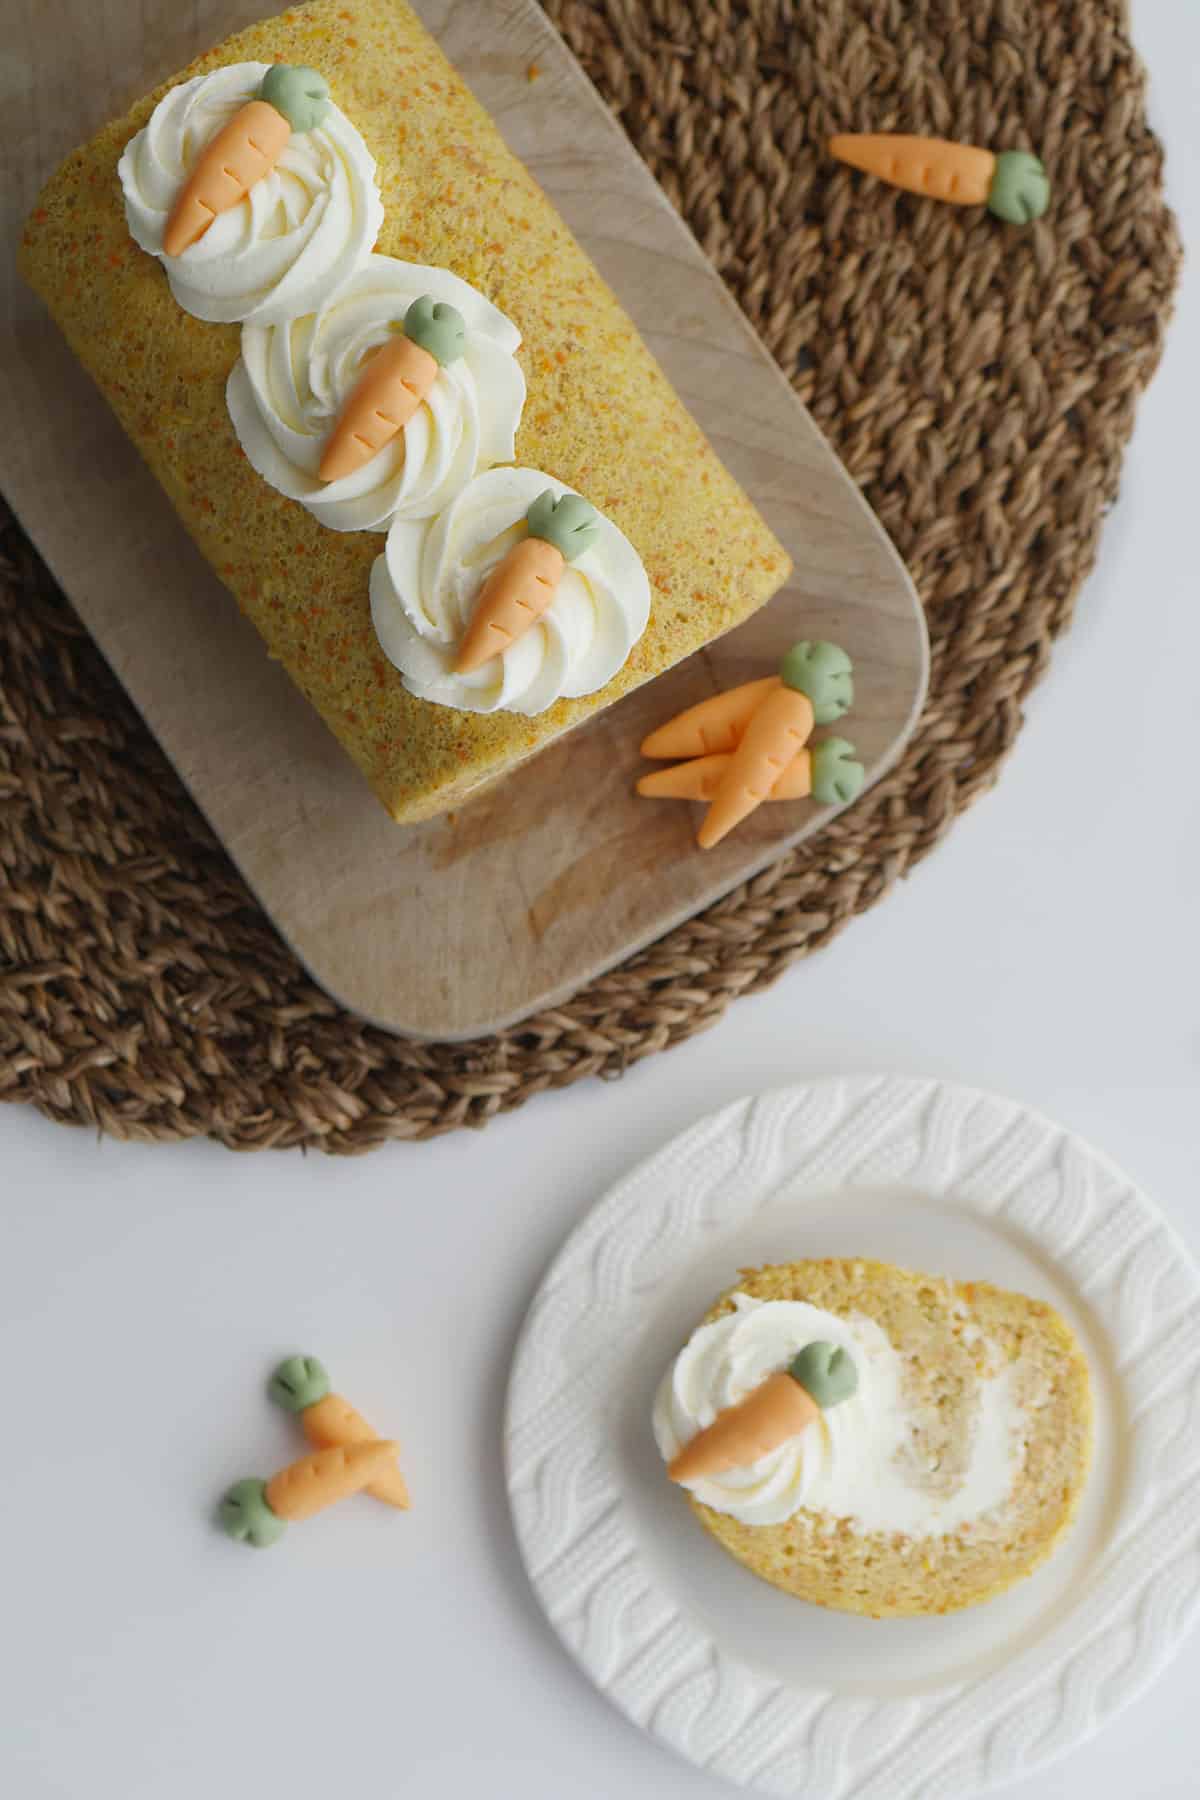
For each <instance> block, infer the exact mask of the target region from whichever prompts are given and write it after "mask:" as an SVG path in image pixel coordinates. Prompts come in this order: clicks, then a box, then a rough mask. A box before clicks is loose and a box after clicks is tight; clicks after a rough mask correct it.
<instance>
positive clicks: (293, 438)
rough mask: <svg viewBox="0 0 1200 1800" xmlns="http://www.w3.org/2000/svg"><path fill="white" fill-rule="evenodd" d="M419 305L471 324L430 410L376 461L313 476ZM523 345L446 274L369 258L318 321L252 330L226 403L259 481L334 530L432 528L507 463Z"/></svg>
mask: <svg viewBox="0 0 1200 1800" xmlns="http://www.w3.org/2000/svg"><path fill="white" fill-rule="evenodd" d="M422 294H432V295H433V297H434V299H435V300H448V301H450V303H451V304H452V305H454V306H456V307H457V308H458V310H459V312H460V313H461V314H462V316H463V320H464V322H465V324H466V328H467V341H466V350H465V352H464V354H463V355H462V356H461V357H458V358H456V360H455V361H454V362H451V363H448V364H446V366H445V367H444V368H439V370H438V373H437V379H436V380H435V381H434V384H433V386H432V388H431V389H430V391H429V394H428V396H427V398H426V399H425V401H424V403H423V404H422V405H421V406H420V407H419V408H418V409H417V411H416V413H415V414H414V415H413V417H412V418H411V419H410V420H409V422H408V424H407V425H406V426H405V428H404V430H403V431H402V432H400V433H399V434H398V435H397V436H396V437H395V438H393V440H392V442H391V443H390V444H388V445H386V446H385V447H384V449H382V450H381V451H380V452H379V454H378V455H377V456H373V457H372V458H371V459H370V461H369V462H366V463H364V464H363V466H362V467H361V468H360V469H356V470H355V471H354V472H353V474H351V475H344V476H343V477H342V478H341V480H340V481H322V480H321V479H320V477H319V475H318V474H317V469H318V467H319V465H320V461H321V455H322V452H323V450H324V448H325V442H326V439H327V438H328V436H329V433H330V431H331V430H332V429H333V426H334V424H335V423H336V421H337V419H338V416H339V414H340V413H341V411H342V408H343V406H344V405H345V403H346V401H347V399H348V398H349V396H350V393H351V391H352V390H353V388H354V386H355V384H356V382H357V381H358V378H359V376H360V375H361V373H362V369H363V364H364V363H365V362H366V360H367V357H368V356H369V355H370V354H371V352H372V351H373V350H376V349H378V348H379V346H380V345H381V344H384V343H386V342H387V341H388V339H389V338H390V337H391V336H392V335H393V329H392V328H393V326H394V325H398V324H400V323H401V322H402V321H403V319H404V315H405V313H406V312H407V310H408V308H409V306H410V305H411V303H412V302H413V301H414V300H416V299H417V298H418V297H419V296H420V295H422ZM520 342H521V334H520V332H519V331H518V330H517V328H516V326H515V325H514V324H513V323H512V321H511V320H510V319H507V318H506V317H505V316H504V314H503V313H502V312H500V311H499V310H498V309H497V308H496V307H494V306H493V305H492V303H491V301H490V300H485V299H484V297H483V295H482V294H481V293H479V292H478V291H477V290H476V289H475V288H473V287H472V286H471V285H470V283H469V282H466V281H462V280H460V279H459V277H458V276H457V275H452V274H450V272H449V270H447V269H437V268H432V267H427V266H425V265H424V264H421V263H407V262H400V261H398V260H397V259H396V258H395V257H394V256H371V257H368V258H367V261H366V262H365V263H364V264H363V266H362V268H361V269H359V270H358V271H357V273H356V274H354V275H352V276H351V277H350V279H349V281H347V282H346V284H345V285H344V286H343V287H341V288H339V289H338V291H337V293H336V294H334V295H332V296H331V298H330V299H329V300H327V301H326V303H325V305H324V306H323V307H322V308H321V310H320V311H319V312H318V313H317V314H316V315H315V316H314V315H312V314H309V315H308V316H307V317H305V318H296V319H287V320H285V321H284V322H283V323H282V324H278V325H267V326H259V325H247V326H246V327H245V329H244V330H243V332H242V354H241V356H240V358H239V359H238V361H237V362H236V363H235V364H234V368H233V373H232V374H231V375H230V377H229V385H228V387H227V389H226V395H225V397H226V402H227V404H228V406H229V414H230V417H231V418H232V420H233V424H234V429H235V430H236V432H237V434H238V439H239V441H240V443H241V446H242V449H243V450H244V451H245V452H246V455H247V457H248V458H249V460H250V462H251V463H252V464H253V466H254V467H255V468H256V469H257V470H258V473H259V474H260V475H261V476H262V477H263V479H264V480H266V481H269V482H270V484H271V486H272V487H273V488H277V489H278V491H279V492H280V493H281V494H286V495H287V496H288V498H289V499H291V500H299V501H300V503H301V505H302V506H306V507H307V508H308V510H309V512H310V513H312V515H313V517H314V518H316V519H319V520H320V521H321V524H322V525H328V526H330V527H331V529H332V530H334V531H381V530H386V528H387V526H388V525H389V523H390V522H391V521H392V520H393V519H427V518H429V517H430V516H431V515H432V514H433V513H436V512H438V511H440V509H441V508H442V507H443V506H445V505H446V504H447V502H448V501H450V500H452V499H453V497H454V496H455V495H456V494H457V493H459V492H460V490H461V489H462V488H464V487H465V486H466V484H467V482H468V481H470V479H471V477H472V475H474V474H475V472H476V470H478V469H482V468H489V467H490V466H491V465H492V464H493V463H498V462H511V461H512V458H513V455H514V445H515V439H516V433H517V426H518V425H519V423H520V420H521V409H522V407H523V406H524V404H525V377H524V375H522V373H521V369H520V365H519V364H518V363H517V362H516V361H515V359H514V352H515V351H516V349H517V346H518V345H519V344H520Z"/></svg>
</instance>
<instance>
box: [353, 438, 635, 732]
mask: <svg viewBox="0 0 1200 1800" xmlns="http://www.w3.org/2000/svg"><path fill="white" fill-rule="evenodd" d="M547 488H551V489H552V490H553V492H554V494H555V496H556V497H557V496H559V495H561V494H569V493H571V492H572V491H573V490H572V489H571V488H568V487H566V486H565V485H564V484H563V483H562V482H561V481H556V480H555V479H554V477H553V476H552V475H543V474H542V473H541V472H540V471H539V470H537V469H491V470H489V471H488V473H487V474H485V475H479V476H477V477H476V479H475V480H474V481H472V482H471V483H470V485H469V486H468V487H466V488H464V489H463V491H462V493H461V494H459V495H457V496H456V497H455V499H453V500H452V501H451V502H450V505H449V506H448V507H447V508H446V510H445V512H443V513H442V514H441V515H440V516H439V517H438V518H437V519H435V520H433V521H432V522H431V523H427V524H411V523H408V522H406V521H400V520H398V521H397V522H396V524H394V525H393V526H392V529H391V530H390V531H389V532H388V538H387V545H386V548H385V550H384V553H383V555H382V556H380V557H377V558H376V560H375V566H374V568H373V569H372V570H371V616H372V618H373V620H374V622H375V630H376V633H377V634H378V637H379V642H380V644H381V645H382V646H383V652H384V655H385V656H386V657H387V658H388V660H389V661H390V662H393V663H394V664H395V665H396V667H397V668H398V669H399V670H400V672H401V674H402V675H403V677H404V685H405V687H406V688H407V689H408V691H409V693H410V694H415V695H416V696H417V698H418V699H421V700H433V701H435V702H436V703H437V704H438V705H440V706H455V707H458V708H459V709H460V710H461V711H463V712H518V713H526V714H533V713H540V712H544V711H545V710H546V708H547V707H548V706H551V705H553V703H554V701H556V700H560V699H567V698H570V699H574V698H576V697H577V696H578V695H580V694H591V693H594V692H595V690H596V689H597V688H601V687H603V686H604V684H605V683H606V682H608V681H611V680H612V678H613V676H614V675H615V674H616V673H617V670H618V669H619V668H620V667H621V666H622V664H623V663H624V661H625V659H626V657H627V656H628V655H629V652H630V651H631V650H632V648H633V646H634V644H636V642H637V640H638V638H639V637H641V635H642V632H643V631H644V630H645V629H646V621H647V620H648V618H649V617H650V583H649V581H648V580H647V578H646V571H645V569H644V568H643V567H642V561H641V558H640V557H639V556H638V553H637V551H636V550H635V549H634V547H633V545H632V544H631V543H630V542H629V539H628V538H627V537H625V536H624V534H623V533H622V532H620V531H618V530H617V527H616V526H615V525H614V524H613V523H612V521H611V520H610V519H606V518H604V517H603V516H601V517H600V520H599V527H600V529H599V535H598V537H597V539H596V542H595V543H594V544H593V545H592V546H591V548H590V549H588V550H585V551H584V552H583V554H582V556H580V557H579V558H578V559H577V561H575V562H573V563H568V564H567V566H566V568H565V569H564V570H563V573H562V578H561V580H560V581H559V584H558V588H557V591H556V592H555V595H554V599H553V601H552V602H551V604H550V606H549V608H548V609H547V611H546V612H545V613H543V615H542V617H541V618H540V619H539V621H538V623H537V624H536V625H534V626H533V627H532V628H531V629H530V630H529V631H527V632H526V633H525V634H524V636H523V637H520V638H518V639H517V641H516V642H515V643H514V644H512V645H510V646H509V648H508V649H507V650H506V651H505V652H504V654H503V655H502V656H496V657H492V659H491V660H490V661H489V662H486V663H484V664H483V666H482V667H481V668H479V669H476V670H474V671H473V672H472V673H471V674H469V675H456V674H455V673H454V659H455V654H456V652H457V649H458V644H459V641H460V639H461V638H462V635H463V632H464V631H465V629H466V627H467V625H468V623H469V621H470V619H471V615H472V613H473V612H474V609H475V602H476V600H477V599H478V597H479V591H480V589H481V587H482V586H483V583H484V581H485V580H486V579H487V577H488V575H489V574H490V573H491V571H492V570H493V569H494V568H495V567H496V564H497V563H498V562H499V561H500V559H501V558H502V557H503V555H504V554H505V552H506V551H507V550H508V549H509V548H510V546H511V545H513V544H514V543H516V542H517V540H518V538H519V537H520V535H521V531H520V527H521V522H522V520H523V519H524V517H525V514H526V512H527V511H528V510H529V507H530V505H531V503H532V502H533V501H534V500H536V499H537V497H538V495H539V494H541V493H544V492H545V490H546V489H547Z"/></svg>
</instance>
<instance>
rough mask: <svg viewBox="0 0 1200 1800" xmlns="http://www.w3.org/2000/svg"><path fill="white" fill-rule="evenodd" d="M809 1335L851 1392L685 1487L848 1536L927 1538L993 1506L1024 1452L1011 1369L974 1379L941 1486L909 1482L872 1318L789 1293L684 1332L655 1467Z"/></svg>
mask: <svg viewBox="0 0 1200 1800" xmlns="http://www.w3.org/2000/svg"><path fill="white" fill-rule="evenodd" d="M814 1338H822V1339H824V1340H826V1341H827V1342H829V1343H833V1344H838V1345H841V1346H842V1347H843V1348H844V1349H846V1350H848V1351H849V1353H850V1355H851V1356H852V1357H853V1358H854V1362H855V1365H856V1368H857V1370H858V1388H857V1391H856V1392H855V1394H854V1395H853V1396H852V1397H851V1398H850V1399H849V1400H845V1401H843V1402H842V1403H841V1404H840V1405H839V1406H834V1407H831V1408H830V1409H829V1411H828V1412H827V1413H822V1414H821V1416H820V1417H819V1418H818V1419H815V1420H814V1421H813V1423H812V1424H811V1425H810V1426H809V1427H808V1429H807V1430H806V1431H804V1432H802V1433H801V1434H800V1436H799V1437H795V1438H790V1439H789V1440H788V1442H787V1443H785V1444H781V1445H780V1446H779V1448H778V1449H777V1450H772V1451H771V1452H770V1453H769V1454H768V1455H766V1456H763V1457H760V1458H759V1460H758V1461H757V1462H755V1463H752V1464H750V1465H748V1466H747V1467H745V1468H740V1469H729V1470H727V1471H726V1472H725V1473H724V1474H722V1475H716V1476H712V1477H708V1478H705V1479H702V1480H698V1481H695V1482H689V1483H687V1484H686V1485H687V1486H688V1487H689V1489H690V1491H691V1492H692V1493H693V1494H694V1495H695V1496H696V1498H697V1500H700V1501H701V1502H702V1503H703V1504H704V1505H705V1506H710V1507H712V1508H713V1510H714V1511H716V1512H722V1513H728V1514H730V1516H731V1517H733V1518H735V1519H739V1520H740V1521H741V1522H742V1524H743V1525H779V1524H782V1522H783V1521H784V1520H785V1519H790V1518H791V1517H792V1515H793V1513H796V1512H799V1510H800V1509H801V1507H804V1508H807V1509H809V1510H810V1511H813V1512H817V1513H823V1514H826V1515H828V1516H829V1517H830V1518H832V1519H848V1520H849V1521H850V1522H851V1525H852V1527H853V1528H854V1529H856V1530H858V1531H883V1532H897V1531H898V1532H903V1533H905V1534H906V1535H907V1536H909V1537H934V1536H939V1535H941V1534H944V1533H946V1532H949V1531H954V1530H956V1529H957V1527H958V1526H960V1525H962V1524H965V1523H966V1522H967V1521H968V1520H973V1519H977V1518H979V1517H981V1516H982V1515H984V1514H987V1513H991V1512H994V1511H996V1510H997V1509H998V1508H1001V1507H1002V1506H1003V1504H1004V1502H1005V1501H1006V1499H1007V1498H1008V1496H1009V1494H1010V1493H1011V1491H1012V1487H1013V1483H1014V1481H1015V1479H1016V1476H1017V1473H1018V1471H1019V1469H1020V1467H1021V1464H1022V1461H1023V1459H1024V1432H1025V1430H1026V1429H1027V1421H1026V1418H1025V1414H1024V1412H1023V1410H1022V1409H1021V1408H1020V1407H1019V1406H1018V1405H1017V1403H1016V1401H1015V1399H1014V1397H1013V1391H1012V1387H1013V1368H1012V1366H1011V1365H1005V1367H1004V1368H1003V1369H1002V1370H1001V1372H1000V1373H999V1374H995V1375H992V1376H990V1377H981V1379H980V1383H979V1388H978V1407H977V1411H976V1414H975V1418H974V1422H973V1430H972V1436H971V1444H970V1453H969V1460H968V1463H967V1466H966V1468H965V1470H964V1472H963V1475H962V1479H961V1480H960V1481H959V1482H958V1483H957V1485H956V1486H955V1487H954V1488H953V1490H952V1491H951V1492H949V1493H945V1492H939V1491H937V1490H935V1489H934V1488H932V1487H931V1486H930V1485H929V1484H928V1482H925V1483H923V1482H922V1481H921V1480H920V1479H919V1477H920V1475H921V1474H922V1473H924V1471H922V1470H921V1469H920V1467H919V1464H918V1462H917V1460H916V1456H915V1453H914V1446H913V1434H914V1430H915V1428H916V1426H917V1424H918V1422H919V1421H918V1418H917V1417H916V1416H915V1415H914V1414H913V1413H911V1412H910V1411H909V1410H908V1409H907V1407H906V1405H905V1400H904V1383H903V1364H902V1362H901V1359H900V1357H899V1355H898V1354H897V1352H896V1351H895V1350H894V1349H893V1348H892V1346H891V1344H890V1343H889V1341H888V1338H887V1336H886V1334H885V1333H884V1332H883V1331H882V1330H881V1328H880V1327H879V1326H878V1325H877V1324H876V1323H875V1321H874V1320H873V1319H867V1318H864V1317H862V1316H859V1315H856V1316H854V1317H852V1318H848V1319H842V1318H838V1317H837V1316H836V1315H835V1314H833V1313H828V1312H825V1311H823V1310H822V1309H821V1308H819V1307H816V1306H809V1305H808V1304H807V1302H805V1301H801V1300H766V1301H763V1300H754V1299H752V1298H751V1297H750V1295H748V1294H735V1295H734V1310H733V1311H732V1312H731V1313H726V1314H724V1315H723V1316H722V1317H721V1318H719V1319H717V1320H715V1321H714V1322H713V1323H712V1324H711V1325H702V1326H700V1328H699V1329H698V1330H697V1331H695V1332H693V1334H692V1336H691V1338H690V1339H689V1340H688V1342H687V1343H686V1344H685V1345H684V1348H683V1349H682V1350H681V1351H680V1353H679V1355H678V1356H677V1357H676V1359H675V1362H674V1363H673V1365H672V1366H671V1368H670V1369H669V1370H668V1371H667V1373H666V1375H665V1376H664V1377H663V1380H662V1383H661V1385H660V1387H659V1390H658V1394H657V1396H656V1398H655V1402H654V1436H655V1440H656V1442H657V1444H658V1448H659V1450H660V1452H661V1454H662V1457H663V1460H664V1461H665V1462H670V1461H671V1459H672V1457H674V1456H675V1454H676V1452H677V1451H678V1450H679V1449H680V1448H681V1447H682V1446H683V1445H684V1444H685V1443H687V1442H688V1440H689V1439H690V1438H692V1437H694V1436H695V1434H696V1432H698V1431H700V1430H702V1429H703V1428H704V1427H705V1426H706V1425H711V1423H712V1421H713V1420H714V1419H715V1418H716V1416H717V1414H718V1412H720V1411H722V1410H723V1409H724V1408H725V1407H727V1406H733V1405H735V1404H736V1403H737V1401H739V1400H742V1399H744V1398H745V1396H746V1395H747V1394H748V1393H750V1392H751V1390H752V1389H754V1388H756V1387H758V1385H759V1384H760V1383H761V1382H763V1381H765V1379H766V1378H767V1376H768V1375H771V1374H773V1373H774V1372H775V1371H776V1370H777V1369H783V1368H786V1367H787V1365H788V1364H789V1363H790V1362H791V1360H792V1358H793V1357H794V1356H795V1355H796V1354H797V1352H798V1351H800V1350H802V1349H803V1348H804V1346H805V1344H808V1343H811V1342H812V1341H813V1339H814Z"/></svg>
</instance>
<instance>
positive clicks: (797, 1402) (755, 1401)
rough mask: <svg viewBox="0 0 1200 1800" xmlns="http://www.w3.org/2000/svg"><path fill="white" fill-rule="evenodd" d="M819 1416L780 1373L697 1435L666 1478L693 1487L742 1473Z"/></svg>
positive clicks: (811, 1403)
mask: <svg viewBox="0 0 1200 1800" xmlns="http://www.w3.org/2000/svg"><path fill="white" fill-rule="evenodd" d="M820 1410H821V1409H820V1407H819V1406H818V1405H817V1403H816V1401H815V1400H814V1399H813V1397H812V1395H811V1394H810V1393H809V1392H808V1390H807V1389H806V1388H802V1387H801V1386H800V1383H799V1382H798V1381H796V1380H795V1379H794V1378H793V1377H792V1376H791V1375H790V1374H789V1373H788V1371H787V1370H786V1369H780V1370H779V1371H778V1373H776V1374H774V1375H768V1376H767V1379H766V1380H765V1381H764V1382H762V1383H760V1385H759V1386H758V1387H756V1388H754V1389H752V1391H751V1392H750V1393H749V1394H747V1396H746V1398H745V1399H744V1400H742V1401H739V1402H738V1404H737V1405H736V1406H727V1407H726V1408H725V1410H724V1412H719V1413H718V1414H717V1416H716V1418H715V1419H714V1420H713V1422H712V1424H711V1425H709V1426H707V1427H706V1428H705V1429H704V1430H703V1431H699V1432H697V1433H696V1436H695V1437H694V1438H692V1439H691V1440H690V1441H689V1442H688V1443H686V1444H685V1445H684V1446H683V1449H682V1450H681V1451H680V1452H679V1454H678V1456H677V1457H675V1459H674V1460H673V1461H672V1462H671V1463H670V1464H668V1467H667V1474H668V1475H669V1476H670V1477H671V1480H672V1481H695V1480H697V1479H699V1478H701V1477H704V1476H707V1475H723V1474H724V1473H725V1471H726V1469H740V1468H745V1467H747V1466H748V1465H749V1464H750V1463H754V1462H757V1461H758V1459H759V1457H760V1456H766V1454H767V1453H768V1451H770V1450H777V1449H778V1448H779V1446H780V1444H786V1442H787V1441H788V1439H789V1438H793V1437H799V1435H800V1433H801V1432H802V1431H804V1430H806V1429H807V1427H808V1426H809V1425H811V1424H812V1422H813V1420H814V1419H815V1418H816V1417H817V1416H818V1414H819V1413H820Z"/></svg>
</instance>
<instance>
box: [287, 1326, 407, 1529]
mask: <svg viewBox="0 0 1200 1800" xmlns="http://www.w3.org/2000/svg"><path fill="white" fill-rule="evenodd" d="M268 1391H269V1393H270V1395H271V1398H272V1400H274V1401H275V1402H276V1403H277V1404H278V1405H279V1406H282V1407H283V1408H284V1410H285V1411H286V1412H292V1413H296V1414H297V1415H298V1417H299V1419H300V1423H301V1425H302V1426H303V1428H304V1435H305V1437H306V1438H307V1439H308V1441H309V1443H310V1444H315V1445H316V1447H317V1449H318V1450H330V1449H336V1448H338V1447H345V1446H346V1445H349V1444H377V1443H379V1441H380V1438H379V1433H378V1432H377V1431H375V1430H374V1429H373V1428H372V1427H371V1426H370V1425H368V1424H367V1421H366V1420H365V1419H364V1418H363V1416H362V1414H361V1413H360V1412H358V1411H357V1410H356V1408H354V1407H353V1406H351V1404H350V1402H349V1401H348V1400H343V1399H342V1398H341V1396H340V1394H333V1393H331V1392H330V1391H329V1376H328V1375H327V1374H326V1372H325V1368H324V1365H323V1364H322V1363H320V1362H319V1361H318V1360H317V1358H316V1357H315V1356H289V1357H288V1359H287V1361H286V1362H281V1363H280V1365H279V1367H278V1368H277V1369H276V1371H275V1373H274V1374H273V1375H272V1377H271V1381H270V1386H269V1389H268ZM367 1492H368V1494H370V1495H371V1496H372V1497H373V1498H374V1499H376V1500H383V1501H386V1503H387V1504H388V1505H389V1506H399V1507H403V1508H407V1506H408V1485H407V1483H406V1482H405V1479H404V1477H403V1475H402V1474H401V1473H400V1470H399V1469H398V1468H397V1467H396V1466H395V1465H394V1464H389V1465H388V1466H387V1467H386V1468H384V1469H382V1470H381V1471H380V1473H379V1474H378V1475H376V1476H375V1477H373V1479H372V1480H371V1481H369V1482H368V1483H367Z"/></svg>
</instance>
